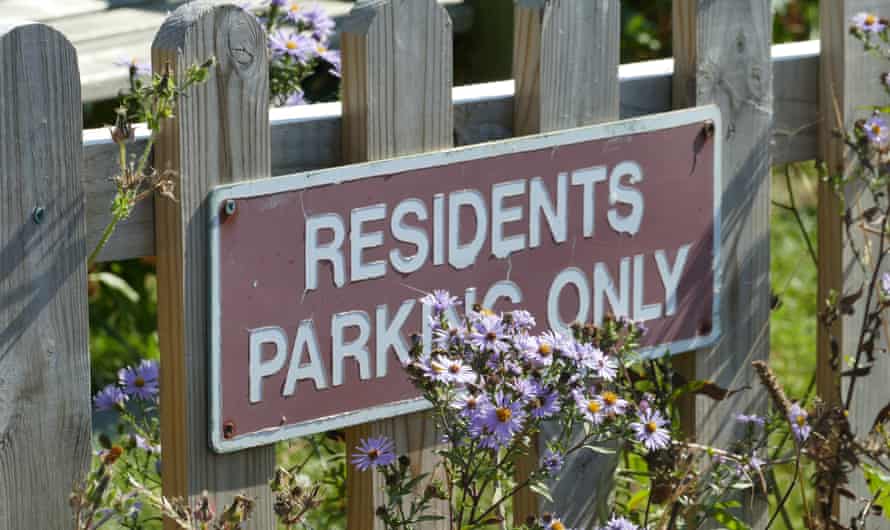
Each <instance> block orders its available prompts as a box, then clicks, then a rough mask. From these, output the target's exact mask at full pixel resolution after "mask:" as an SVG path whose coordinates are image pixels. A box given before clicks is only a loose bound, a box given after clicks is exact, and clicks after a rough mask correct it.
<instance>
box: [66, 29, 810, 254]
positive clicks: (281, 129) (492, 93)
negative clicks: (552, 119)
mask: <svg viewBox="0 0 890 530" xmlns="http://www.w3.org/2000/svg"><path fill="white" fill-rule="evenodd" d="M819 55H820V45H819V41H808V42H801V43H794V44H780V45H776V46H773V48H772V57H773V83H774V89H773V91H774V109H775V115H774V116H773V118H774V122H773V141H772V149H771V150H772V158H773V162H774V163H775V164H784V163H789V162H797V161H804V160H812V159H815V158H817V156H818V151H819V134H818V124H819V120H818V118H817V117H818V115H819V91H818V90H816V89H815V88H814V87H818V83H819ZM673 70H674V64H673V60H672V59H663V60H658V61H647V62H642V63H633V64H625V65H621V67H620V69H619V78H620V82H621V118H622V119H624V118H633V117H636V116H643V115H647V114H654V113H658V112H666V111H669V110H671V109H672V100H671V85H672V82H673ZM513 96H514V83H513V81H501V82H495V83H485V84H480V85H468V86H462V87H456V88H454V92H453V100H454V135H455V138H454V143H455V145H471V144H476V143H481V142H486V141H491V140H500V139H504V138H510V137H512V136H513ZM270 122H271V127H272V139H271V142H272V174H273V175H286V174H289V173H295V172H299V171H308V170H313V169H320V168H326V167H333V166H337V165H341V164H342V163H343V157H342V149H341V107H340V104H339V103H324V104H318V105H310V106H303V107H289V108H283V109H272V110H271V116H270ZM137 130H138V129H137ZM139 132H140V134H137V139H136V141H135V142H136V145H135V146H134V148H133V149H134V151H138V150H139V149H141V148H142V147H143V146H144V143H145V141H146V131H145V130H144V129H143V130H141V131H139ZM116 154H117V147H116V146H115V144H114V143H113V142H112V141H111V137H110V135H109V132H108V130H106V129H92V130H86V131H84V132H83V158H84V172H83V174H84V188H85V191H86V202H87V212H86V213H87V248H93V247H94V246H95V244H96V242H97V241H98V240H99V238H100V236H101V234H102V231H103V230H104V228H105V226H106V225H107V223H108V220H109V204H110V203H111V200H112V197H114V191H115V188H114V183H113V182H112V181H111V180H110V179H109V177H111V176H112V175H114V174H115V172H116V164H117V162H116ZM159 169H163V168H159ZM154 254H155V235H154V210H153V206H152V204H151V202H150V201H146V202H143V203H140V204H139V205H138V206H137V208H136V211H135V212H134V213H133V215H132V216H131V217H130V218H129V219H128V220H127V221H125V222H123V223H121V224H120V226H118V228H117V231H116V233H115V235H114V236H113V237H112V238H111V240H110V241H109V243H108V245H107V246H106V247H105V248H104V249H103V251H102V253H101V255H100V258H99V259H100V260H101V261H113V260H121V259H130V258H139V257H144V256H153V255H154Z"/></svg>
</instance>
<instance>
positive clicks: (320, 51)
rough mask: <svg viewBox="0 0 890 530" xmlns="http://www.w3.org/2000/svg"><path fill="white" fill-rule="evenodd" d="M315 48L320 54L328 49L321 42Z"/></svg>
mask: <svg viewBox="0 0 890 530" xmlns="http://www.w3.org/2000/svg"><path fill="white" fill-rule="evenodd" d="M315 50H316V51H317V52H318V53H319V54H322V53H324V52H326V51H328V49H327V48H325V47H324V46H322V45H321V44H319V45H318V46H316V47H315Z"/></svg>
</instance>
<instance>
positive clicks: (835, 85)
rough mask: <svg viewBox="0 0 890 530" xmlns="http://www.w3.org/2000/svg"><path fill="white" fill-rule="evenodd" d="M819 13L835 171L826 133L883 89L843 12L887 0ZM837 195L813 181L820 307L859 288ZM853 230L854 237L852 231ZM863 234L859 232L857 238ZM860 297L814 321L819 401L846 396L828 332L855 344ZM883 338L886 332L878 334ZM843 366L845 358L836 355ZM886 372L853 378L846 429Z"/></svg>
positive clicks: (881, 97) (847, 123)
mask: <svg viewBox="0 0 890 530" xmlns="http://www.w3.org/2000/svg"><path fill="white" fill-rule="evenodd" d="M820 9H821V11H820V20H822V57H821V75H822V84H821V91H820V98H821V105H820V106H821V117H822V120H821V123H820V125H821V127H820V137H821V144H822V145H821V149H822V158H823V160H824V161H825V163H826V166H827V170H828V171H830V172H831V173H832V174H839V173H841V172H842V171H844V169H845V168H846V167H847V165H848V163H849V158H848V157H845V146H844V144H843V142H842V141H841V139H839V138H836V137H835V136H834V134H833V133H834V131H837V130H839V129H849V128H850V127H851V126H852V125H853V122H854V121H855V120H856V119H859V118H867V117H868V111H866V110H862V109H861V108H860V106H861V105H871V104H875V105H878V104H882V103H883V102H884V101H886V97H887V96H886V94H885V92H884V90H883V88H882V87H881V83H880V75H881V74H882V73H884V72H886V71H887V70H888V69H887V66H886V65H887V63H886V62H885V61H884V60H882V59H880V58H877V57H872V56H870V55H868V54H866V53H865V52H864V51H863V46H862V44H861V43H859V42H858V41H856V40H855V39H854V38H853V37H852V36H851V35H850V32H849V28H850V25H851V22H850V19H851V18H852V17H853V16H854V15H856V14H857V13H860V12H870V13H875V14H877V15H879V16H884V17H886V16H890V3H888V2H887V0H828V1H826V0H823V1H822V2H820ZM854 195H855V193H854V192H849V193H848V199H849V202H848V204H850V205H851V206H852V207H853V208H855V209H857V210H858V211H861V210H859V208H861V209H863V210H864V209H865V208H868V206H869V205H868V204H865V203H864V202H863V201H860V200H858V199H857V198H855V197H854ZM840 212H841V203H840V201H839V200H838V198H837V196H836V195H835V194H834V192H833V191H832V189H831V187H830V186H829V185H827V184H825V183H820V187H819V212H818V218H819V293H818V302H819V307H820V308H821V307H822V306H823V304H824V301H825V300H826V299H827V298H828V295H829V293H830V292H831V291H832V290H834V291H835V292H843V293H845V294H849V293H851V292H853V291H855V290H856V289H858V288H859V286H860V285H862V284H863V282H866V284H867V279H865V278H863V276H862V273H861V270H860V268H859V267H858V266H856V265H855V258H854V256H853V255H852V252H851V251H850V249H849V248H848V247H847V246H846V245H845V242H846V238H845V236H844V230H843V224H842V218H841V216H840ZM854 237H859V234H856V233H855V231H854ZM862 243H863V241H862V240H861V239H859V240H858V241H857V245H861V244H862ZM863 308H864V299H863V300H860V303H859V305H858V306H857V308H856V309H857V313H856V315H854V318H845V319H842V320H841V321H840V322H838V323H837V324H836V325H835V327H834V329H833V333H831V334H829V333H828V330H826V329H825V328H824V327H823V326H822V325H821V324H819V326H818V334H819V342H818V344H819V356H818V360H817V389H818V394H819V395H820V396H821V397H822V398H823V399H824V400H826V401H827V402H830V403H838V402H839V401H840V400H841V396H842V395H843V396H846V393H845V392H846V388H847V385H846V383H843V382H842V381H841V378H840V374H839V371H836V370H833V369H832V368H831V347H830V342H829V341H830V337H831V335H834V337H835V339H836V340H837V342H838V344H839V345H840V351H841V352H842V354H853V353H854V352H855V351H856V347H857V344H856V341H857V340H858V333H859V328H860V326H861V322H862V320H861V317H862V311H863ZM884 340H886V337H885V338H884ZM843 364H844V365H845V368H849V366H846V364H847V363H843ZM888 380H890V363H887V362H886V359H879V360H878V362H877V363H875V364H874V366H873V367H872V371H871V374H870V375H869V376H868V382H865V384H860V385H857V386H856V394H855V399H854V400H853V402H852V403H851V406H850V418H851V423H852V425H853V431H854V432H859V433H864V432H868V431H869V430H870V429H871V426H872V422H873V421H874V418H875V416H876V415H877V413H878V411H879V410H880V409H881V408H882V407H883V406H885V405H886V404H887V402H888V401H890V392H888V390H887V386H886V381H888ZM849 488H850V490H852V491H853V492H854V493H856V494H857V495H859V496H863V497H870V496H871V494H870V493H869V489H868V486H867V484H866V483H865V480H864V478H863V477H862V474H861V473H856V474H855V475H854V476H853V479H852V481H851V484H850V486H849ZM835 509H836V511H837V515H838V520H839V521H842V522H843V521H849V520H850V518H851V517H853V516H855V515H858V513H859V511H860V506H859V505H858V503H856V502H855V501H852V500H848V499H846V498H840V499H838V504H837V506H836V508H835ZM872 525H875V526H874V528H883V529H888V528H890V521H887V520H886V519H883V520H881V521H880V522H879V521H878V519H877V518H873V519H872V520H870V522H869V528H872Z"/></svg>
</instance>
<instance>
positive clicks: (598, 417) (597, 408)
mask: <svg viewBox="0 0 890 530" xmlns="http://www.w3.org/2000/svg"><path fill="white" fill-rule="evenodd" d="M575 403H576V404H577V405H578V410H580V411H581V415H582V416H584V419H586V420H587V421H589V422H590V423H593V424H594V425H599V424H600V423H602V422H603V420H605V419H606V413H605V412H604V411H603V408H604V406H603V402H602V401H601V400H600V398H599V397H596V396H594V397H593V398H592V399H587V398H585V397H583V396H576V397H575Z"/></svg>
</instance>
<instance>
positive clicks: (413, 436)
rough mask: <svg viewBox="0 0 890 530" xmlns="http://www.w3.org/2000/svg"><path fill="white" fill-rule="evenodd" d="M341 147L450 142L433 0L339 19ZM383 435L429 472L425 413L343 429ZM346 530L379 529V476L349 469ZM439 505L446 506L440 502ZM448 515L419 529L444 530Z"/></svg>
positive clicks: (422, 147)
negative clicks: (341, 60) (445, 518)
mask: <svg viewBox="0 0 890 530" xmlns="http://www.w3.org/2000/svg"><path fill="white" fill-rule="evenodd" d="M342 48H343V89H342V93H343V153H344V159H345V160H346V161H348V162H361V161H366V160H379V159H383V158H389V157H393V156H400V155H407V154H412V153H419V152H423V151H434V150H438V149H445V148H448V147H451V145H452V141H453V128H454V125H453V124H454V118H453V106H452V102H451V86H452V79H453V73H452V41H451V20H450V18H449V17H448V13H447V12H446V11H445V10H444V9H443V8H442V7H441V6H439V5H437V4H436V2H435V0H420V1H418V0H388V1H385V2H377V3H367V4H364V5H363V4H361V3H360V4H358V5H357V6H356V8H355V9H354V10H353V12H352V13H351V14H350V19H349V20H348V21H347V23H346V24H344V33H343V37H342ZM380 435H386V436H388V437H390V438H392V439H393V441H394V442H395V443H396V450H397V453H398V454H406V455H408V457H409V458H410V459H411V465H412V469H413V471H414V472H415V473H418V472H420V473H425V472H431V471H432V470H433V468H434V466H435V465H436V462H437V456H436V454H435V450H436V449H437V448H438V447H439V445H438V444H439V440H438V435H437V434H436V430H435V426H434V424H433V420H432V418H431V417H430V416H428V415H425V414H423V413H418V414H411V415H408V416H403V417H398V418H391V419H387V420H383V421H378V422H375V423H371V424H365V425H361V426H358V427H354V428H350V429H347V431H346V446H347V453H349V452H351V451H352V448H354V447H355V446H356V445H357V444H358V442H359V440H360V439H361V438H364V437H367V436H380ZM346 477H347V483H346V488H347V494H346V496H347V499H348V501H347V505H346V506H347V508H346V509H347V512H346V513H347V523H346V526H347V528H349V529H350V530H371V529H381V530H382V529H383V526H382V525H381V523H380V521H379V520H378V519H376V518H375V516H374V511H375V509H376V508H377V507H378V506H380V505H381V504H383V501H384V498H383V493H382V487H383V484H382V480H381V478H380V476H379V474H373V473H372V472H370V471H367V472H364V473H362V472H358V471H356V470H355V469H354V468H352V467H349V468H348V471H347V474H346ZM437 508H438V510H439V511H441V510H443V509H444V508H446V506H445V505H444V504H440V505H438V506H437ZM449 527H450V525H449V524H448V522H447V521H441V522H428V523H424V524H422V525H421V528H423V529H424V530H436V529H447V528H449Z"/></svg>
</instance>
